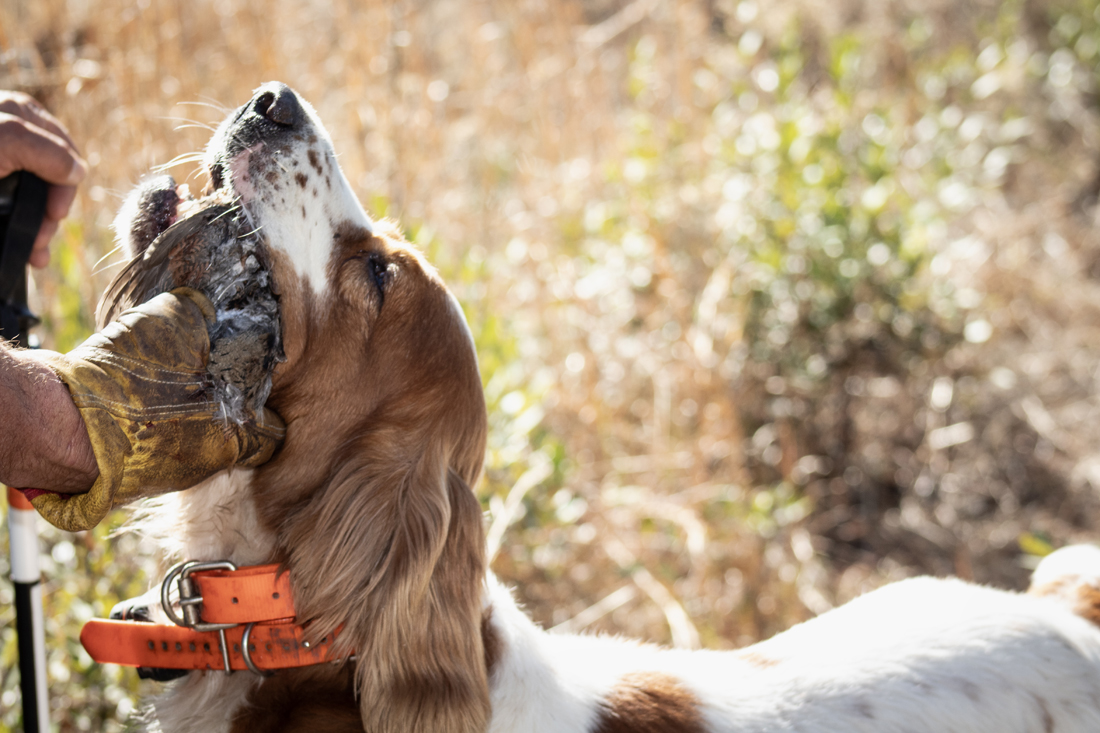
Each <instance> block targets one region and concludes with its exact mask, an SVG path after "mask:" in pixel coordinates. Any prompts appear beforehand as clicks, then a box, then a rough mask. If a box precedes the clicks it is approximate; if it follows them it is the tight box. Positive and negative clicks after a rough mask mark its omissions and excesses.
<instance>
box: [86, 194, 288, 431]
mask: <svg viewBox="0 0 1100 733" xmlns="http://www.w3.org/2000/svg"><path fill="white" fill-rule="evenodd" d="M116 221H117V222H125V226H124V227H122V226H116V228H117V229H118V235H119V239H120V241H121V245H122V249H123V251H124V252H125V253H126V255H127V256H128V257H129V261H128V262H126V264H125V265H124V266H123V268H122V270H121V271H119V273H118V274H117V275H116V276H115V278H114V279H113V280H112V281H111V284H110V285H109V286H108V288H107V290H106V291H105V292H104V294H103V297H102V299H101V300H100V302H99V306H98V307H97V309H96V321H97V327H98V328H103V326H105V325H106V324H107V323H109V322H110V321H112V320H114V319H115V318H116V317H118V315H119V314H120V313H122V311H124V310H126V309H127V308H131V307H133V306H135V305H139V304H141V303H144V302H146V301H147V300H149V299H150V298H153V297H154V296H156V295H158V294H160V293H163V292H166V291H169V290H172V289H173V288H177V287H183V286H186V287H191V288H195V289H196V290H198V291H200V292H202V293H203V294H204V295H205V296H206V297H208V298H209V299H210V301H211V302H212V303H213V304H214V309H215V311H216V314H217V318H216V321H215V322H214V323H213V324H212V325H210V327H209V329H208V331H209V336H210V360H209V363H208V366H207V371H208V376H209V378H210V384H211V388H212V391H213V399H214V400H215V401H216V402H217V403H218V404H219V405H220V412H221V414H220V415H219V416H220V417H223V418H225V419H228V420H233V421H235V422H238V423H243V422H245V421H247V420H250V419H253V418H255V416H256V415H257V414H258V412H259V410H260V408H261V407H262V406H263V404H264V402H265V401H266V400H267V396H268V393H269V392H270V391H271V373H272V370H273V369H274V367H275V364H276V363H278V362H280V361H283V360H284V358H285V357H284V355H283V348H282V340H281V337H280V334H281V329H280V323H279V303H278V297H277V294H276V293H275V290H274V281H273V279H272V276H271V263H270V259H269V255H268V250H267V243H266V239H265V237H264V236H263V232H262V231H259V230H257V228H256V227H255V226H253V225H252V223H251V220H250V218H249V215H248V213H247V212H246V211H245V209H244V208H243V207H241V206H240V205H239V204H238V203H237V202H236V201H233V200H226V198H225V196H224V195H221V194H219V193H218V192H215V193H213V194H211V195H208V196H205V197H203V198H200V199H194V198H192V197H191V195H190V192H189V191H188V189H187V187H186V185H184V186H177V185H176V182H175V180H173V179H172V177H171V176H156V177H152V178H149V179H147V180H145V181H143V182H142V183H141V184H139V185H138V187H137V188H136V189H135V190H134V191H133V192H132V193H131V194H130V195H129V196H128V197H127V199H126V202H125V203H124V204H123V206H122V209H121V211H120V213H119V216H118V219H116Z"/></svg>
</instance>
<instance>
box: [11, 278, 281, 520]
mask: <svg viewBox="0 0 1100 733" xmlns="http://www.w3.org/2000/svg"><path fill="white" fill-rule="evenodd" d="M213 318H214V308H213V306H212V305H211V304H210V301H209V300H207V299H206V297H205V296H203V295H202V294H201V293H199V292H198V291H196V290H191V289H190V288H179V289H177V290H173V291H172V292H170V293H162V294H161V295H158V296H157V297H155V298H153V299H152V300H150V301H148V302H147V303H143V304H142V305H139V306H137V307H135V308H131V309H130V310H128V311H125V312H124V313H123V314H122V315H120V316H119V318H118V320H116V321H114V322H112V323H110V324H108V325H107V327H106V328H104V329H103V330H102V331H101V332H100V333H97V334H94V335H93V336H92V337H91V338H89V339H88V340H87V341H85V342H84V343H83V344H81V345H80V346H78V347H77V348H75V349H73V350H72V351H70V352H69V353H67V354H52V353H51V354H47V355H44V356H36V358H38V359H39V360H40V361H42V362H43V363H45V364H47V365H49V366H50V367H51V368H52V369H53V370H54V371H55V372H56V373H57V374H58V376H60V377H61V380H62V381H63V382H64V383H65V384H66V385H67V386H68V388H69V392H70V393H71V394H72V398H73V401H74V402H75V403H76V406H77V408H79V410H80V415H81V417H82V418H83V419H84V425H85V426H86V427H87V430H88V438H89V439H90V440H91V444H92V450H93V452H94V453H95V458H96V463H97V465H98V466H99V477H98V478H97V479H96V481H95V483H94V484H93V485H92V488H91V489H90V490H89V491H88V492H87V493H83V494H75V495H70V496H62V495H60V494H57V493H40V492H33V493H34V494H35V495H32V492H28V496H30V498H31V503H33V504H34V507H35V509H37V510H38V512H39V513H40V514H41V515H42V516H43V517H45V518H46V519H47V520H48V521H49V522H50V523H51V524H53V525H55V526H57V527H60V528H61V529H66V530H69V531H72V532H75V531H79V530H83V529H90V528H92V527H94V526H95V525H96V524H98V523H99V522H100V521H101V520H102V519H103V517H104V516H106V515H107V512H109V511H110V510H111V509H113V508H114V507H117V506H121V505H122V504H126V503H129V502H132V501H135V500H137V499H140V498H144V497H148V496H156V495H158V494H164V493H167V492H170V491H180V490H183V489H189V488H191V487H192V486H194V485H196V484H198V483H199V482H201V481H202V480H203V479H206V478H208V477H209V476H212V475H213V474H215V473H217V472H218V471H222V470H225V469H227V468H233V467H240V468H251V467H254V466H258V465H260V464H261V463H264V462H265V461H266V460H267V459H269V458H270V457H271V455H272V454H273V453H274V452H275V449H276V448H278V447H279V445H280V444H281V443H282V440H283V436H284V434H285V432H286V431H285V428H284V426H283V422H282V420H280V419H279V416H278V415H276V414H275V413H274V412H271V411H270V410H267V409H263V410H261V411H260V413H259V414H257V415H255V416H254V417H253V419H251V420H249V421H247V422H245V423H243V424H238V423H236V422H234V421H232V420H225V419H219V417H218V415H219V412H218V405H217V404H216V403H215V402H214V400H213V388H212V383H211V382H210V378H209V376H208V374H207V371H206V366H207V360H208V358H209V354H210V339H209V336H208V335H207V324H208V323H209V322H210V321H212V320H213ZM32 488H33V487H32Z"/></svg>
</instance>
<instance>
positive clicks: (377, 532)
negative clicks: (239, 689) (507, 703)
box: [127, 83, 488, 731]
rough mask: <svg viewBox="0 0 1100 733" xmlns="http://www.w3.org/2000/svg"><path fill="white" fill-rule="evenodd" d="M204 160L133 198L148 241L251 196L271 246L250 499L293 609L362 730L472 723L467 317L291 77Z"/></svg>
mask: <svg viewBox="0 0 1100 733" xmlns="http://www.w3.org/2000/svg"><path fill="white" fill-rule="evenodd" d="M205 165H206V168H207V170H208V172H209V174H210V183H209V186H208V187H207V189H206V190H205V191H204V192H203V194H202V196H201V197H200V198H199V199H198V200H197V201H192V200H191V199H190V197H189V196H188V195H187V194H186V193H185V192H183V191H182V190H177V189H176V188H175V186H174V183H172V184H170V185H169V184H168V183H163V184H160V187H159V193H158V192H154V193H153V194H152V195H150V194H146V199H147V202H151V203H148V204H147V205H145V206H144V207H140V206H139V207H138V208H139V209H143V210H155V212H154V213H156V212H159V213H157V216H146V217H145V220H148V221H152V224H147V225H146V229H150V231H141V232H140V234H141V236H143V237H144V238H146V239H149V238H150V237H155V236H157V235H158V233H159V231H163V230H164V228H165V227H167V226H169V225H171V224H172V223H173V222H175V221H176V220H177V219H182V218H184V217H188V216H194V214H193V210H202V209H204V208H205V207H206V206H207V202H211V201H216V202H218V203H219V205H221V206H225V205H227V202H228V203H229V204H233V203H236V204H239V205H240V207H241V209H242V211H243V213H244V216H245V220H246V221H247V225H248V227H250V228H251V230H252V231H253V232H258V234H259V236H260V237H261V239H262V241H263V243H264V246H265V248H266V253H265V257H266V260H267V261H268V262H269V263H270V266H269V267H270V274H271V277H272V280H273V285H274V287H273V290H274V292H275V294H276V296H277V298H278V307H279V314H280V317H281V324H282V348H283V351H284V353H285V360H284V361H282V362H281V363H279V364H278V365H277V366H276V367H275V369H274V373H273V375H272V389H271V393H270V397H269V398H268V401H267V406H268V407H270V408H272V409H274V410H275V411H276V412H278V413H279V414H280V415H281V416H282V418H283V419H284V421H285V422H286V426H287V437H286V441H285V443H284V445H283V447H282V448H281V449H280V451H279V452H278V453H277V454H276V456H275V458H274V459H273V460H272V461H270V462H269V463H268V464H266V465H264V466H262V467H261V468H260V469H258V470H257V471H256V473H255V476H254V479H253V491H254V496H255V499H256V503H257V505H258V507H259V512H260V516H261V519H262V521H263V522H264V523H265V524H266V525H267V528H268V529H269V531H271V532H272V533H273V534H274V536H275V537H276V538H277V540H276V545H277V547H278V551H279V553H280V557H278V558H275V559H279V560H284V561H285V562H286V564H287V566H288V567H289V569H290V572H291V582H292V584H293V588H294V593H295V605H296V608H297V610H298V613H299V616H300V619H301V620H303V621H306V622H307V623H309V624H310V628H311V630H313V631H315V633H316V635H317V636H318V637H320V636H322V635H326V634H329V633H331V632H333V631H335V630H336V629H337V628H338V627H339V628H340V632H339V636H338V639H339V640H341V641H342V643H343V644H344V645H345V649H347V650H348V651H354V652H355V654H356V655H357V659H358V661H357V665H358V667H357V672H358V675H357V679H358V687H359V689H358V692H359V697H360V704H361V710H362V712H363V717H364V721H365V722H366V723H369V724H367V725H366V726H365V727H366V728H367V729H370V730H390V729H391V728H393V727H394V726H396V727H397V728H401V729H416V730H421V729H422V730H441V731H443V730H445V731H452V730H472V729H477V728H478V727H479V726H483V725H484V723H485V721H486V719H487V718H486V716H487V710H488V692H487V690H488V687H487V682H486V679H485V671H484V666H485V665H484V656H483V655H484V651H483V648H482V643H481V633H480V621H481V588H482V582H483V578H484V571H485V558H484V549H483V535H482V526H481V521H482V520H481V511H480V506H479V504H478V502H477V500H476V497H475V496H474V494H473V492H472V490H471V486H472V485H473V484H474V482H476V480H477V479H478V477H479V474H480V471H481V466H482V461H483V457H484V449H485V435H486V417H485V406H484V398H483V395H482V391H481V381H480V376H479V372H478V368H477V359H476V353H475V350H474V345H473V341H472V339H471V337H470V333H469V330H468V328H467V326H466V323H465V319H464V317H463V314H462V311H461V309H460V307H459V305H458V303H457V301H456V300H455V298H454V297H453V296H452V295H451V294H450V292H449V291H448V290H447V288H446V287H445V286H444V284H443V282H442V281H441V280H440V278H439V276H438V274H437V273H436V272H435V270H434V269H433V268H432V267H431V266H430V265H429V264H428V263H427V262H426V261H425V260H424V258H423V257H422V256H421V254H420V253H418V252H417V251H416V250H415V249H414V248H413V247H412V246H411V245H409V244H408V243H407V242H405V241H404V240H403V238H402V237H401V236H400V234H399V233H398V231H397V229H396V228H395V227H394V226H392V225H390V224H387V223H384V222H382V223H376V222H373V221H371V219H370V218H369V217H368V216H367V214H366V213H365V212H364V210H363V208H362V206H361V205H360V204H359V202H358V201H357V199H356V198H355V196H354V194H353V193H352V191H351V187H350V186H349V184H348V182H347V180H346V178H345V177H344V175H343V173H342V172H341V170H340V167H339V166H338V165H337V162H336V155H335V153H334V150H333V146H332V142H331V140H330V139H329V136H328V134H327V133H326V132H325V130H324V128H323V127H322V125H321V123H320V121H319V120H318V119H317V116H316V114H315V113H314V112H313V110H312V109H311V108H310V107H309V105H308V104H307V103H306V102H305V101H304V100H302V99H300V98H299V97H298V96H297V95H296V94H295V93H294V92H293V91H292V90H291V89H290V88H289V87H287V86H285V85H283V84H278V83H270V84H266V85H264V86H263V87H261V88H260V89H259V90H258V91H257V92H256V94H255V95H254V96H253V98H252V99H251V100H250V101H249V102H248V103H247V104H245V105H244V106H242V107H240V108H239V109H237V110H235V111H234V112H233V113H231V114H230V115H229V117H228V118H227V119H226V120H225V121H224V122H223V123H222V125H221V126H220V127H219V128H218V130H217V132H216V133H215V135H214V137H213V139H212V140H211V142H210V145H209V147H208V150H207V153H206V156H205ZM169 189H170V192H169ZM153 204H156V206H154V205H153ZM157 207H159V208H157ZM158 216H159V218H157V217H158ZM139 218H140V217H138V218H135V221H137V220H138V219H139ZM127 226H128V227H129V228H130V229H131V230H133V229H135V228H137V229H139V230H140V227H135V226H134V225H132V224H128V225H127ZM247 234H251V232H248V233H247ZM136 249H138V250H140V249H141V247H140V243H139V246H138V247H136ZM177 284H187V283H177ZM472 670H474V672H472ZM476 670H480V673H478V672H477V671H476Z"/></svg>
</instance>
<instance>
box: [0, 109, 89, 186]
mask: <svg viewBox="0 0 1100 733" xmlns="http://www.w3.org/2000/svg"><path fill="white" fill-rule="evenodd" d="M18 170H28V171H31V172H32V173H34V174H35V175H37V176H38V177H39V178H42V179H43V180H45V181H48V182H49V183H56V184H60V185H70V186H72V185H76V184H77V183H80V181H81V180H83V179H84V176H85V174H86V173H87V170H88V164H87V163H85V162H84V160H83V159H82V158H81V157H80V156H79V155H77V154H76V152H75V151H74V150H73V149H72V148H71V147H69V145H68V144H67V143H66V142H65V141H64V140H63V139H62V138H59V137H57V136H56V135H54V134H53V133H52V132H48V131H46V130H43V129H42V128H41V127H38V126H36V125H34V124H32V123H30V122H27V121H26V120H23V119H20V118H18V117H13V116H11V115H2V114H0V178H2V177H4V176H7V175H9V174H10V173H13V172H15V171H18Z"/></svg>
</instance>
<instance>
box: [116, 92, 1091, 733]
mask: <svg viewBox="0 0 1100 733" xmlns="http://www.w3.org/2000/svg"><path fill="white" fill-rule="evenodd" d="M207 168H208V170H209V173H210V175H211V188H212V189H213V190H214V191H215V192H217V191H222V192H226V193H228V194H229V195H231V196H232V197H235V198H237V199H239V202H240V205H241V206H243V207H244V209H245V211H246V213H247V215H248V216H249V217H250V218H251V221H252V223H253V224H254V225H255V226H256V227H258V228H260V229H261V231H262V233H263V235H264V236H265V237H266V240H267V243H268V246H269V248H270V256H271V260H272V269H273V272H274V277H275V284H276V290H277V292H278V294H279V304H280V311H281V316H282V324H283V333H282V337H283V347H284V350H285V355H286V361H285V362H284V363H282V364H280V365H279V366H278V367H277V368H276V371H275V374H274V379H273V384H272V389H271V393H270V398H269V400H268V402H267V404H268V406H269V407H271V408H273V409H274V410H276V411H277V412H278V413H279V414H280V415H281V416H282V417H283V419H284V420H285V421H286V425H287V437H286V442H285V444H284V445H283V447H282V449H281V450H280V452H279V453H278V454H277V455H276V456H275V458H274V459H273V460H272V461H270V462H269V463H267V464H266V465H264V466H262V467H260V468H258V469H255V470H234V471H229V472H225V473H222V474H219V475H217V476H215V477H213V478H211V479H210V480H208V481H206V482H204V483H203V484H200V485H199V486H196V487H195V488H193V489H190V490H188V491H185V492H181V493H178V494H173V495H170V496H168V497H165V498H161V499H158V500H155V501H154V502H152V503H151V504H150V505H149V506H147V507H146V508H145V509H144V510H143V515H142V516H141V517H140V518H139V524H138V526H139V529H140V530H141V531H143V532H145V533H146V534H149V535H152V536H154V537H155V538H156V539H157V541H159V542H160V544H161V546H162V547H163V548H164V550H165V551H166V552H167V553H168V554H169V555H174V556H178V557H180V558H187V559H192V560H223V559H227V560H231V561H233V562H235V563H237V564H238V565H251V564H261V563H271V562H276V563H282V564H284V566H285V567H286V568H287V569H288V570H289V577H290V579H291V586H292V590H293V596H294V604H295V608H296V611H297V614H298V619H299V621H300V622H303V623H307V624H308V629H309V630H310V633H312V634H314V635H315V637H316V638H321V637H323V636H325V635H327V634H329V633H331V632H333V631H335V630H337V629H340V634H339V637H338V639H339V643H340V644H342V645H343V647H342V650H343V652H344V653H345V654H348V653H351V652H354V654H355V658H354V661H345V662H343V663H342V664H324V665H317V666H313V667H304V668H300V669H295V670H283V671H280V672H279V673H278V674H276V675H275V676H272V677H259V676H255V675H252V674H249V673H239V674H234V675H232V676H226V675H225V674H223V673H221V672H192V673H190V674H189V675H188V676H187V677H186V679H183V680H180V681H178V682H175V683H172V685H171V686H170V687H169V688H168V689H167V690H165V691H164V692H163V693H162V694H161V695H160V696H159V697H158V698H157V699H155V700H154V701H153V702H152V704H151V707H150V708H149V712H148V720H147V725H148V728H149V729H150V730H157V731H164V733H184V732H196V733H197V732H199V731H201V732H202V733H214V732H230V731H232V732H233V733H244V732H245V731H250V732H251V731H260V732H268V731H270V732H274V731H360V730H365V731H371V732H378V733H382V732H388V733H398V732H411V731H430V732H435V731H438V732H439V733H475V732H480V731H492V732H493V733H565V732H569V733H625V732H628V731H635V732H652V733H656V732H657V731H667V732H669V733H677V732H680V733H684V732H691V733H703V732H704V731H713V732H714V733H718V732H720V731H727V732H730V733H733V732H735V731H736V732H738V733H745V732H756V733H763V732H765V731H799V732H801V733H823V732H825V731H835V732H840V731H876V732H881V733H886V732H896V733H903V732H905V733H918V732H927V733H931V732H932V731H935V732H936V733H944V732H947V731H959V732H962V731H966V732H967V733H979V732H981V731H988V732H989V733H994V732H996V733H1008V732H1010V731H1019V732H1021V733H1023V732H1030V731H1035V732H1036V733H1051V732H1053V731H1056V732H1058V733H1069V732H1070V731H1080V732H1082V733H1083V732H1085V731H1094V732H1095V731H1100V628H1098V627H1097V626H1096V621H1097V619H1098V618H1100V601H1098V599H1100V550H1097V549H1094V548H1086V547H1078V548H1071V549H1068V550H1063V551H1060V552H1058V553H1056V554H1055V555H1053V556H1052V557H1051V558H1048V559H1047V560H1046V561H1044V563H1043V565H1042V566H1041V567H1040V569H1039V571H1037V575H1036V579H1035V584H1034V585H1033V588H1034V591H1033V592H1032V593H1031V594H1027V595H1023V594H1015V593H1007V592H1002V591H997V590H992V589H988V588H983V587H979V586H974V585H969V584H966V583H963V582H960V581H957V580H936V579H929V578H921V579H915V580H908V581H904V582H901V583H897V584H894V585H891V586H888V587H886V588H884V589H882V590H879V591H876V592H874V593H870V594H868V595H866V596H864V597H862V598H860V599H858V600H856V601H854V602H852V603H850V604H848V605H846V606H844V607H841V608H839V609H836V610H834V611H830V612H829V613H826V614H824V615H823V616H821V617H819V618H817V619H815V620H812V621H810V622H808V623H805V624H802V625H800V626H798V627H795V628H794V629H791V630H790V631H788V632H786V633H784V634H780V635H779V636H777V637H775V638H773V639H771V640H769V641H765V642H763V643H761V644H758V645H756V646H754V647H751V648H750V649H746V650H741V651H739V652H721V653H720V652H713V651H695V652H686V651H673V650H665V649H660V648H657V647H653V646H648V645H642V644H638V643H635V642H630V641H626V640H621V639H615V638H598V637H592V636H573V635H559V634H550V633H548V632H546V631H543V630H542V629H539V628H537V627H536V626H535V625H534V624H533V623H532V622H531V621H530V620H529V619H528V618H527V617H526V616H525V615H524V614H523V613H522V611H521V610H519V608H518V607H517V605H516V604H515V602H514V601H513V599H512V597H511V595H510V594H509V592H508V590H507V589H505V588H504V587H502V586H501V585H500V583H498V582H497V581H496V579H495V578H494V577H493V576H492V574H491V573H490V572H489V571H488V568H487V567H486V551H485V535H484V531H483V526H482V514H481V509H480V506H479V503H478V501H477V499H476V497H475V495H474V493H473V491H472V490H471V487H472V486H474V485H475V483H476V481H477V479H478V477H479V474H480V472H481V467H482V460H483V453H484V450H485V440H486V413H485V405H484V401H483V396H482V391H481V380H480V376H479V373H478V365H477V358H476V353H475V349H474V343H473V340H472V338H471V336H470V333H469V330H468V328H467V326H466V323H465V320H464V318H463V314H462V311H461V309H460V308H459V306H458V303H457V302H456V301H455V299H454V297H452V295H451V294H450V293H449V292H448V290H447V288H446V287H445V285H444V284H443V282H442V281H441V280H440V278H439V276H438V275H437V274H436V272H435V271H434V270H433V269H432V267H431V266H430V265H429V264H428V263H427V262H425V260H424V258H423V257H422V256H421V255H420V254H419V253H417V252H416V251H415V250H414V249H413V248H412V247H411V246H410V245H409V244H407V243H406V242H404V241H403V240H402V238H401V236H400V235H399V234H398V232H397V230H396V229H395V228H394V227H393V226H392V225H389V224H384V223H376V222H373V221H371V219H370V218H369V217H368V216H367V214H366V213H365V212H364V210H363V208H362V207H361V206H360V204H359V203H358V202H357V201H356V199H355V197H354V196H353V194H352V193H351V189H350V187H349V185H348V183H347V181H346V180H345V178H344V176H343V174H342V173H341V171H340V169H339V167H338V166H337V164H336V160H335V156H334V153H333V148H332V144H331V142H330V140H329V137H328V135H327V134H326V132H325V131H324V129H323V128H322V126H321V123H320V122H319V121H318V119H317V117H316V115H315V114H314V113H313V111H312V110H311V108H310V107H309V106H308V105H307V104H306V103H305V102H304V101H302V100H300V99H299V98H298V97H297V96H296V95H295V94H294V92H293V91H291V90H290V89H289V88H287V87H286V86H284V85H281V84H274V83H273V84H267V85H265V86H263V87H261V88H260V89H259V90H258V91H257V93H256V95H255V96H254V97H253V99H252V100H251V101H250V102H249V103H248V104H246V105H244V106H243V107H241V108H240V109H239V110H237V111H235V112H234V113H233V114H232V115H231V116H230V118H229V119H228V120H226V122H225V123H224V124H223V125H222V127H221V128H220V129H219V130H218V132H217V134H216V135H215V137H214V139H213V140H212V141H211V144H210V148H209V150H208V154H207ZM169 214H170V215H169V216H168V217H167V218H166V220H170V219H172V218H174V212H169ZM123 225H124V227H123V228H125V222H123Z"/></svg>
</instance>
